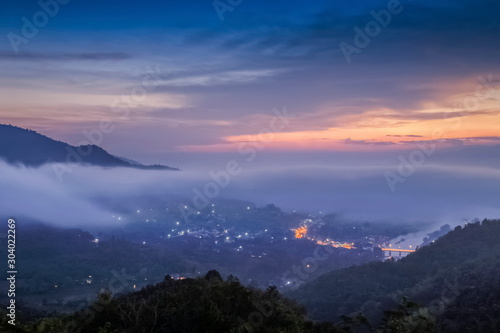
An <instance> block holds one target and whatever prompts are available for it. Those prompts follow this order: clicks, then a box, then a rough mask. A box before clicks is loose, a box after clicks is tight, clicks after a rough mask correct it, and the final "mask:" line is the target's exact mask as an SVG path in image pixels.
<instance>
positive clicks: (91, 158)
mask: <svg viewBox="0 0 500 333" xmlns="http://www.w3.org/2000/svg"><path fill="white" fill-rule="evenodd" d="M0 158H3V159H4V160H6V161H7V162H8V163H11V164H23V165H25V166H32V167H37V166H41V165H43V164H46V163H68V162H69V163H78V164H88V165H94V166H102V167H131V168H138V169H154V170H178V169H177V168H171V167H168V166H163V165H150V166H146V165H142V164H140V163H138V162H135V161H134V162H132V160H128V159H125V158H119V157H116V156H113V155H111V154H109V153H108V152H107V151H105V150H104V149H102V148H101V147H99V146H96V145H84V146H78V147H75V146H71V145H69V144H67V143H64V142H61V141H56V140H53V139H51V138H49V137H47V136H45V135H42V134H39V133H37V132H35V131H32V130H28V129H23V128H20V127H16V126H11V125H2V124H0Z"/></svg>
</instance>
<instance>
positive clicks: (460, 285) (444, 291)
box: [292, 220, 500, 332]
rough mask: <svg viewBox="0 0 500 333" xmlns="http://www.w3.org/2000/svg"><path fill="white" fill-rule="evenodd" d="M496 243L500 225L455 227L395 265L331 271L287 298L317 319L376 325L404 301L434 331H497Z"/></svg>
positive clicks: (499, 247)
mask: <svg viewBox="0 0 500 333" xmlns="http://www.w3.org/2000/svg"><path fill="white" fill-rule="evenodd" d="M499 240H500V220H484V221H483V222H482V223H480V222H476V223H471V224H468V225H466V226H465V227H463V228H462V227H460V226H459V227H456V228H455V230H453V231H451V232H449V233H448V234H446V235H445V236H443V237H441V238H439V239H437V240H436V241H434V242H432V243H430V244H429V245H427V246H424V247H422V248H420V249H419V250H418V251H416V252H415V253H412V254H410V255H408V256H407V257H405V258H403V259H401V260H399V261H396V262H377V263H369V264H365V265H361V266H356V267H351V268H348V269H343V270H339V271H333V272H330V273H327V274H324V275H322V276H320V277H319V278H317V279H316V280H314V281H311V282H309V283H306V284H304V285H303V286H301V287H300V288H298V289H297V290H295V291H294V292H293V294H292V296H293V297H294V298H295V299H296V300H297V301H299V302H300V303H302V304H304V305H305V306H306V307H307V309H308V311H309V313H310V315H311V317H312V318H314V319H317V320H328V321H338V320H339V318H340V316H342V315H350V316H352V315H353V314H354V313H363V315H364V316H366V317H367V318H368V319H369V320H370V321H371V322H377V321H379V320H381V318H382V316H383V315H384V311H387V310H391V309H394V308H395V307H397V306H398V303H400V302H401V301H402V300H404V299H409V300H410V301H414V302H416V303H418V304H420V305H422V306H423V308H421V309H420V310H419V312H418V313H416V314H415V316H417V317H418V316H420V315H426V316H429V317H431V318H434V320H435V325H436V331H438V332H469V331H470V332H500V241H499ZM415 318H416V317H415ZM415 318H413V319H415ZM405 332H406V331H405ZM408 332H409V331H408ZM411 332H413V331H411ZM415 332H416V331H415Z"/></svg>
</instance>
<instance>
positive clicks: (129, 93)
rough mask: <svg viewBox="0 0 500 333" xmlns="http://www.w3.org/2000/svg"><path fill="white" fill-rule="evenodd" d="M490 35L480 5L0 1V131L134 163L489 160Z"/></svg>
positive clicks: (495, 19)
mask: <svg viewBox="0 0 500 333" xmlns="http://www.w3.org/2000/svg"><path fill="white" fill-rule="evenodd" d="M41 4H42V5H41ZM54 4H55V5H54ZM44 8H45V9H44ZM44 10H45V12H44ZM46 13H48V14H50V15H48V14H46ZM376 17H378V20H379V21H380V20H381V21H380V22H382V23H376V22H379V21H376ZM33 28H34V29H35V30H33ZM370 29H371V30H370ZM360 31H361V32H360ZM499 33H500V3H498V2H497V1H490V0H481V1H472V0H465V1H460V2H457V1H439V2H436V1H429V0H420V1H410V0H402V1H400V2H399V1H396V0H390V1H373V0H372V1H356V2H355V3H351V2H345V1H314V2H311V1H281V0H277V1H272V2H270V1H257V0H253V1H251V0H243V1H237V0H234V1H208V0H205V1H199V0H195V1H165V0H162V1H153V0H146V1H141V2H136V1H123V0H120V1H118V0H107V1H78V0H71V1H68V0H59V2H55V0H54V1H50V0H47V1H45V0H42V1H41V2H38V3H37V2H36V1H27V0H5V1H2V3H1V5H0V36H1V38H0V64H1V65H0V90H1V91H2V98H1V101H0V119H1V122H2V123H9V124H13V125H17V126H20V127H24V128H30V129H34V130H37V131H39V132H41V133H43V134H45V135H48V136H50V137H53V138H55V139H58V140H63V141H65V142H68V143H71V144H78V143H80V142H82V140H86V139H88V138H87V137H86V136H85V133H96V131H99V130H100V124H101V123H102V122H111V123H112V125H113V126H112V131H108V132H109V133H103V136H102V140H100V141H99V143H100V145H101V146H102V147H104V148H105V149H107V150H108V151H110V152H112V153H114V154H117V155H121V156H127V157H130V158H135V159H139V160H141V161H143V162H155V161H165V160H169V161H170V160H172V158H171V156H177V155H175V154H188V155H189V154H191V156H196V154H201V153H210V152H213V153H215V152H217V153H221V152H224V153H231V152H236V151H238V149H242V144H245V143H248V142H250V143H251V142H259V143H264V144H265V147H266V149H267V150H269V151H276V152H297V151H328V152H331V151H348V152H349V151H381V150H402V149H413V148H415V147H416V145H417V144H419V143H423V142H424V143H425V142H429V141H430V140H434V142H436V140H438V141H437V142H438V143H439V145H441V146H445V147H453V146H457V145H492V144H495V143H498V142H499V140H500V134H499V131H498V122H499V120H500V108H499V106H500V102H499V100H500V92H499V91H500V89H499V84H500V79H499V74H500V73H499V68H500V67H499V66H498V65H499V59H500V46H499V44H498V36H499ZM259 133H260V136H259ZM174 164H175V161H174Z"/></svg>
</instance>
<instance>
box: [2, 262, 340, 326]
mask: <svg viewBox="0 0 500 333" xmlns="http://www.w3.org/2000/svg"><path fill="white" fill-rule="evenodd" d="M304 314H305V313H304V310H303V308H302V307H300V306H298V305H297V304H295V303H294V302H293V301H290V300H288V299H286V298H285V297H283V296H282V295H281V294H280V293H279V292H278V291H277V289H276V288H275V287H269V288H268V289H267V290H265V291H262V290H257V289H253V288H248V287H245V286H243V285H242V284H240V282H239V281H238V279H237V278H235V277H232V276H229V277H228V278H227V280H224V279H222V277H221V276H220V274H219V273H218V272H217V271H215V270H212V271H209V272H208V273H207V274H206V275H205V276H204V277H199V278H196V279H191V278H187V279H182V280H176V279H173V278H172V277H170V276H168V275H167V276H165V279H164V281H163V282H160V283H158V284H156V285H154V286H148V287H146V288H144V289H142V290H140V291H138V292H134V293H129V294H125V295H122V296H115V295H111V293H109V292H105V291H103V292H102V293H100V294H99V297H98V300H97V301H96V302H95V303H94V304H93V305H92V306H91V307H89V308H88V309H85V310H84V311H81V312H77V313H75V314H73V315H67V316H63V317H58V318H56V317H52V318H44V319H41V320H39V321H36V322H31V323H29V322H28V323H26V322H22V321H20V322H18V325H17V326H16V327H13V326H9V325H8V324H7V323H6V319H4V318H6V316H5V314H2V317H1V318H2V319H1V320H0V331H1V332H38V333H41V332H46V333H59V332H85V333H112V332H113V333H118V332H119V333H139V332H141V333H146V332H155V333H160V332H169V333H187V332H189V333H195V332H199V333H223V332H234V333H236V332H270V333H271V332H275V333H278V332H311V333H313V332H317V333H320V332H337V330H336V329H335V328H334V327H333V326H332V325H329V324H316V323H313V322H311V321H308V320H307V319H306V317H305V315H304ZM2 320H3V322H2Z"/></svg>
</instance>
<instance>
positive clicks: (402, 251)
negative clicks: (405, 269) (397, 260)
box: [382, 248, 415, 257]
mask: <svg viewBox="0 0 500 333" xmlns="http://www.w3.org/2000/svg"><path fill="white" fill-rule="evenodd" d="M382 251H384V252H389V257H390V256H392V252H399V256H400V257H401V254H402V253H411V252H415V250H404V249H391V248H382Z"/></svg>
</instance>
